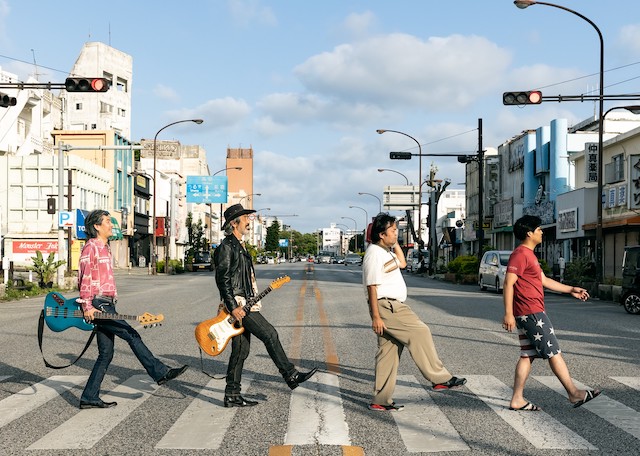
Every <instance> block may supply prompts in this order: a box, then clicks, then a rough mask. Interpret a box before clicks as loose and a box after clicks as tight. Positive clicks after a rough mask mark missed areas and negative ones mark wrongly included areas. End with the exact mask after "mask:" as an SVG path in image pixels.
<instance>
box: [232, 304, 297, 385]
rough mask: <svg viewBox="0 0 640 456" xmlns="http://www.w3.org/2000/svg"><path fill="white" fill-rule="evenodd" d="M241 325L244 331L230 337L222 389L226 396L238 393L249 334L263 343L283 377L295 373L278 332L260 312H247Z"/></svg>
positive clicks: (247, 348) (248, 347) (247, 352)
mask: <svg viewBox="0 0 640 456" xmlns="http://www.w3.org/2000/svg"><path fill="white" fill-rule="evenodd" d="M242 326H244V332H243V333H242V334H240V335H239V336H236V337H234V338H233V339H231V356H230V357H229V367H228V368H227V386H226V388H225V390H224V394H225V395H226V396H239V395H240V390H241V385H240V382H241V380H242V368H243V367H244V360H245V359H247V356H249V350H250V349H251V334H253V335H255V336H256V337H257V338H258V339H260V340H261V341H262V343H264V346H265V348H266V349H267V353H269V356H270V357H271V360H272V361H273V363H274V364H275V365H276V367H277V368H278V371H280V375H282V377H283V378H285V379H286V378H289V377H291V376H292V375H293V374H295V373H296V368H295V366H294V365H293V364H292V363H291V361H289V358H288V357H287V355H286V353H285V352H284V348H282V344H281V343H280V338H279V337H278V332H277V331H276V329H275V328H274V327H273V326H272V325H271V323H269V322H268V321H267V319H266V318H264V317H263V316H262V314H261V313H260V312H248V313H247V315H246V316H245V317H244V318H243V319H242Z"/></svg>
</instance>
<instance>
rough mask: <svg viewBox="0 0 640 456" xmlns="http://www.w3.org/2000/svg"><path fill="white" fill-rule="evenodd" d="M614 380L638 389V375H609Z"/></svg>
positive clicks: (639, 387) (639, 386)
mask: <svg viewBox="0 0 640 456" xmlns="http://www.w3.org/2000/svg"><path fill="white" fill-rule="evenodd" d="M609 378H612V379H613V380H615V381H616V382H618V383H622V384H623V385H626V386H628V387H629V388H633V389H634V390H638V391H640V377H609Z"/></svg>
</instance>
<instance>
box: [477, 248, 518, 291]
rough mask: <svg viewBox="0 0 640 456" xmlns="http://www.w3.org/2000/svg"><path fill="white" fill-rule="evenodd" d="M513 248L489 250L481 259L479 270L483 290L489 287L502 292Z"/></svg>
mask: <svg viewBox="0 0 640 456" xmlns="http://www.w3.org/2000/svg"><path fill="white" fill-rule="evenodd" d="M511 252H512V250H489V251H487V252H485V254H484V255H483V256H482V260H480V268H479V270H478V285H479V286H480V289H481V290H486V289H487V287H489V288H493V289H495V290H496V293H500V292H501V291H502V290H503V289H504V276H505V274H506V273H507V263H508V262H509V257H510V256H511Z"/></svg>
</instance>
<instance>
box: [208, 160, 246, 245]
mask: <svg viewBox="0 0 640 456" xmlns="http://www.w3.org/2000/svg"><path fill="white" fill-rule="evenodd" d="M230 169H235V170H236V171H242V166H230V167H228V168H222V169H219V170H218V171H216V172H215V173H213V174H212V175H211V177H213V176H216V175H218V174H220V173H222V172H224V171H227V170H230ZM209 219H210V220H211V225H210V226H209V238H210V241H211V242H212V243H213V203H209ZM220 229H222V203H220Z"/></svg>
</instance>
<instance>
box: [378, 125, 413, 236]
mask: <svg viewBox="0 0 640 456" xmlns="http://www.w3.org/2000/svg"><path fill="white" fill-rule="evenodd" d="M376 132H377V133H378V134H379V135H381V134H382V133H386V132H390V133H398V134H399V135H404V136H406V137H407V138H411V139H413V140H414V141H415V142H416V144H417V145H418V153H419V158H418V183H420V182H422V145H420V142H419V141H418V140H417V139H416V138H414V137H413V136H411V135H408V134H406V133H403V132H401V131H397V130H376ZM421 228H422V192H419V193H418V243H419V244H421V243H422V233H421Z"/></svg>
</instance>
